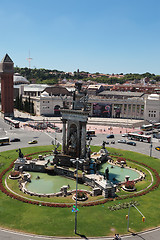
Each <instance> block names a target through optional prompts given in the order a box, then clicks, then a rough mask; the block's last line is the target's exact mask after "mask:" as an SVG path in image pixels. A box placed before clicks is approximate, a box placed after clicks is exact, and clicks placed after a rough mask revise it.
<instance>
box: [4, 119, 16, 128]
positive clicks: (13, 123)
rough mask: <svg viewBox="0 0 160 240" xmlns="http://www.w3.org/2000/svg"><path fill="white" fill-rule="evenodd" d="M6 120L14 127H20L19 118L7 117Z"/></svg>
mask: <svg viewBox="0 0 160 240" xmlns="http://www.w3.org/2000/svg"><path fill="white" fill-rule="evenodd" d="M4 121H5V122H7V123H8V124H10V125H11V126H12V127H15V128H19V121H17V120H14V119H12V118H9V117H5V118H4Z"/></svg>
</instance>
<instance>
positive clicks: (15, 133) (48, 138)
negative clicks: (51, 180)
mask: <svg viewBox="0 0 160 240" xmlns="http://www.w3.org/2000/svg"><path fill="white" fill-rule="evenodd" d="M0 136H8V137H10V139H12V138H15V137H18V138H20V139H21V141H20V142H11V143H10V145H4V146H0V152H1V151H7V150H11V149H18V148H23V147H29V146H30V145H29V144H28V142H29V141H31V140H33V139H36V140H37V141H38V143H37V144H35V145H38V146H44V145H51V144H52V141H54V140H55V138H56V139H57V141H58V142H60V143H62V133H55V132H49V130H48V131H46V130H44V131H35V130H33V129H32V128H30V130H26V129H25V128H19V129H15V128H13V127H12V129H11V127H10V125H8V124H7V123H5V122H4V121H3V119H2V118H0ZM106 136H107V135H106V134H105V133H102V134H97V135H96V137H92V141H91V145H98V146H101V145H102V142H103V141H109V145H106V147H107V146H108V147H114V148H119V149H124V150H128V151H134V152H139V153H142V154H146V155H149V156H150V154H151V156H153V157H155V158H160V152H159V151H157V150H155V147H156V146H160V142H159V141H158V139H154V138H153V139H152V140H153V144H152V145H153V146H152V151H151V144H149V143H145V142H136V144H137V145H136V146H132V145H128V144H123V143H118V142H117V140H118V139H125V138H124V137H122V136H121V135H120V134H116V135H115V138H114V139H107V138H106ZM112 140H114V141H115V144H111V141H112Z"/></svg>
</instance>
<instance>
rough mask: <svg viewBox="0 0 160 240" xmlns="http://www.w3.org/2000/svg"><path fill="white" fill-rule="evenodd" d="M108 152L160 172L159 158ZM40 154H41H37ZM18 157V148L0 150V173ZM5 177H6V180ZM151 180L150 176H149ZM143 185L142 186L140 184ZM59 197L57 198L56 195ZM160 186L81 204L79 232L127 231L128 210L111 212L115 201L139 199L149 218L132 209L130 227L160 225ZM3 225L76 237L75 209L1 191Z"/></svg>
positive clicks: (29, 150) (26, 150) (25, 150)
mask: <svg viewBox="0 0 160 240" xmlns="http://www.w3.org/2000/svg"><path fill="white" fill-rule="evenodd" d="M52 148H53V146H44V147H35V146H34V147H31V148H23V149H22V152H23V154H24V155H26V154H29V153H34V152H38V151H45V150H46V151H47V150H52ZM98 149H99V148H98V147H92V148H91V150H92V151H97V150H98ZM107 149H108V150H109V152H110V153H111V154H112V153H116V154H120V155H122V157H125V158H129V159H133V160H134V159H135V160H137V161H138V162H140V163H141V162H142V163H146V164H147V165H149V166H151V167H152V168H154V169H156V171H158V172H159V173H160V159H155V158H151V157H149V156H145V155H142V154H138V153H135V152H130V151H123V150H119V149H114V148H107ZM37 155H38V154H37ZM17 157H18V154H17V152H16V151H15V150H11V151H7V152H1V153H0V172H1V171H3V169H6V168H7V167H8V166H9V165H10V163H11V162H12V161H13V160H14V159H16V158H17ZM3 180H4V179H3ZM148 181H149V179H148ZM145 184H146V182H143V181H142V182H140V183H139V186H137V187H138V188H141V187H142V186H145ZM140 185H142V186H140ZM57 199H58V198H57ZM159 199H160V187H159V188H157V189H156V190H154V191H152V192H150V193H148V194H146V195H144V196H141V197H136V198H131V199H126V200H116V201H111V202H107V203H105V204H103V205H98V206H92V207H79V212H78V228H77V231H78V233H79V234H83V235H85V236H86V237H89V236H90V237H91V236H107V235H112V236H113V235H114V234H115V232H119V233H120V234H122V233H126V232H127V221H126V218H125V216H126V214H127V213H128V209H121V210H117V211H110V210H109V209H108V207H109V206H113V205H114V204H116V205H117V204H119V203H124V202H130V201H131V200H135V201H138V203H139V206H138V209H139V210H140V211H141V212H142V213H143V214H144V216H145V217H146V222H142V217H141V215H140V214H139V213H138V211H137V210H136V209H134V208H131V211H130V228H131V229H132V230H133V231H135V232H137V231H141V230H144V229H148V228H152V227H154V226H155V227H156V226H159V225H160V203H159ZM0 216H1V217H0V226H1V227H6V228H11V229H17V230H20V231H25V232H29V233H36V234H42V235H51V236H74V213H72V208H54V207H42V206H36V205H32V204H26V203H23V202H20V201H17V200H14V199H11V198H10V197H8V196H7V195H5V194H4V193H2V192H0Z"/></svg>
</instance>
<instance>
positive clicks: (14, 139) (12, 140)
mask: <svg viewBox="0 0 160 240" xmlns="http://www.w3.org/2000/svg"><path fill="white" fill-rule="evenodd" d="M20 141H21V140H20V139H19V138H12V139H11V140H10V142H20Z"/></svg>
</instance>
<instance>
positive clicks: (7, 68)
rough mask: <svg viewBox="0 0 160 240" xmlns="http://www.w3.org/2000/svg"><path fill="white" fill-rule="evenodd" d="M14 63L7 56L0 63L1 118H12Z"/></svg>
mask: <svg viewBox="0 0 160 240" xmlns="http://www.w3.org/2000/svg"><path fill="white" fill-rule="evenodd" d="M13 73H14V63H13V61H12V60H11V58H10V57H9V56H8V54H6V55H5V57H4V58H3V59H2V61H1V62H0V79H1V113H2V116H4V117H6V116H14V102H13Z"/></svg>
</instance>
